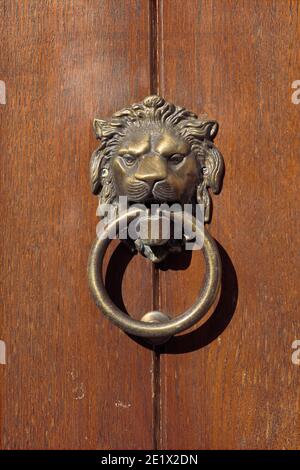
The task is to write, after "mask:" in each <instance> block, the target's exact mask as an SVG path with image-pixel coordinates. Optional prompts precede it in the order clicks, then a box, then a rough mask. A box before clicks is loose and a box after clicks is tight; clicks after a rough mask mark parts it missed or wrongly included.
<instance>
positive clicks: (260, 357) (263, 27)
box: [158, 0, 300, 449]
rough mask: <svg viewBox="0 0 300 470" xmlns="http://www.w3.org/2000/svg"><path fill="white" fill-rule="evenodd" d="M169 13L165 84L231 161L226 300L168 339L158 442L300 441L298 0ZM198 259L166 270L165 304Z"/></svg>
mask: <svg viewBox="0 0 300 470" xmlns="http://www.w3.org/2000/svg"><path fill="white" fill-rule="evenodd" d="M160 19H161V21H160V23H159V34H160V44H159V49H160V55H159V62H160V68H159V80H158V81H159V91H160V93H161V94H162V95H163V96H165V97H166V98H167V99H169V100H171V101H173V102H175V103H177V104H181V105H184V106H186V107H188V108H191V109H192V110H193V111H195V112H202V111H205V112H207V113H208V115H209V116H210V117H212V118H215V119H217V120H218V121H219V123H220V133H219V136H218V137H217V139H216V144H217V145H218V147H219V148H220V149H221V151H222V153H223V155H224V158H225V164H226V175H225V181H224V187H223V191H222V193H221V195H220V196H217V197H214V214H213V222H212V224H211V227H210V230H211V233H212V234H213V235H214V236H215V237H216V239H217V240H218V242H219V243H220V244H221V246H222V249H221V255H222V262H223V269H224V274H223V289H222V295H221V300H220V303H219V304H218V305H217V306H215V310H214V309H212V311H211V312H210V313H211V316H209V317H207V318H206V322H202V324H201V326H200V327H199V328H198V329H196V330H195V331H193V332H191V333H187V334H186V335H184V336H183V337H179V338H177V339H175V340H174V341H172V342H170V343H169V344H168V345H167V346H166V347H165V349H164V354H163V356H162V359H161V362H162V363H161V419H162V422H161V436H160V446H161V448H165V449H170V448H171V449H172V448H182V449H186V448H190V449H194V448H198V449H252V448H256V449H263V448H267V449H299V448H300V440H299V412H300V409H299V406H300V396H299V390H300V375H299V366H296V365H293V364H292V361H291V355H292V348H291V345H292V342H293V341H294V340H295V339H299V336H300V330H299V308H298V300H297V296H298V292H299V281H298V279H299V275H298V267H299V250H298V248H297V246H296V245H297V243H296V236H297V235H296V234H297V233H298V232H299V215H300V214H299V203H298V198H297V196H296V194H295V191H297V188H298V186H299V148H300V146H299V144H300V142H299V137H300V136H299V111H300V107H299V106H296V105H294V104H293V103H292V101H291V95H292V88H291V84H292V82H293V81H294V80H297V79H299V62H300V52H299V47H298V46H297V45H298V44H299V40H300V28H299V1H296V0H292V1H289V2H287V1H285V0H277V1H276V2H271V1H264V2H262V1H261V0H255V1H254V0H243V1H239V2H236V1H233V0H227V1H226V2H225V1H223V0H203V1H202V0H199V1H198V0H189V2H188V6H187V5H186V7H183V4H182V2H181V1H180V0H164V1H161V2H160ZM198 259H199V256H198V254H195V256H193V260H192V263H191V266H190V267H189V268H188V269H186V270H185V269H179V270H177V271H175V272H174V271H162V272H161V273H160V285H161V295H160V298H161V301H160V304H161V305H160V307H161V309H162V310H163V311H168V312H173V313H179V312H180V311H183V310H184V309H186V308H187V307H188V306H189V305H190V304H191V302H192V300H193V297H194V295H195V293H196V291H197V290H198V289H199V286H200V283H201V276H202V275H203V266H202V265H199V267H198ZM213 310H214V311H213Z"/></svg>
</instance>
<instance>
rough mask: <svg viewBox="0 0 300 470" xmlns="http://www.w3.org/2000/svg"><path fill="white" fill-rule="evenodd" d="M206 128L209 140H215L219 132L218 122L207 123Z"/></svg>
mask: <svg viewBox="0 0 300 470" xmlns="http://www.w3.org/2000/svg"><path fill="white" fill-rule="evenodd" d="M205 126H206V129H207V138H208V139H210V140H214V138H215V137H216V135H217V133H218V130H219V124H218V123H217V121H206V123H205Z"/></svg>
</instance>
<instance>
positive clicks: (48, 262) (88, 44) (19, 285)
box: [0, 0, 153, 449]
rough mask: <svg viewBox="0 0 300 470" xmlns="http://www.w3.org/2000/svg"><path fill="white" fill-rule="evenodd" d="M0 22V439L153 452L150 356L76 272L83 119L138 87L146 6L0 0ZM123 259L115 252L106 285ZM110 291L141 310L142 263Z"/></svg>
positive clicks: (87, 138) (84, 183)
mask: <svg viewBox="0 0 300 470" xmlns="http://www.w3.org/2000/svg"><path fill="white" fill-rule="evenodd" d="M0 27H1V42H2V46H3V47H2V48H1V59H0V79H1V80H3V81H5V83H6V86H7V104H6V105H4V106H2V105H1V106H0V115H1V126H0V128H1V138H0V145H1V207H0V211H1V220H2V222H3V224H2V228H1V246H2V286H1V297H2V309H1V334H0V337H1V339H3V340H5V341H6V344H7V365H6V366H3V365H1V366H0V369H1V374H2V378H1V386H0V389H1V398H2V411H3V415H2V417H1V436H2V447H3V448H5V449H14V448H18V449H19V448H25V449H30V448H31V449H32V448H34V449H35V448H43V449H53V448H56V449H58V448H81V449H83V448H92V449H96V448H104V449H112V448H114V449H115V448H151V446H152V442H153V436H152V426H151V423H152V419H153V416H152V410H153V403H152V374H151V368H152V357H151V352H150V351H148V350H147V349H144V348H143V347H142V346H140V345H139V344H137V343H135V342H133V341H132V340H131V339H130V338H128V337H127V336H126V335H125V334H124V333H122V332H121V331H120V330H118V329H117V328H116V327H114V326H112V325H111V324H109V322H108V321H107V320H106V319H105V318H104V317H103V316H102V315H101V314H100V312H99V311H98V310H97V308H96V306H95V305H94V303H93V301H92V300H91V297H90V294H89V290H88V286H87V276H86V266H87V258H88V254H89V249H90V246H91V244H92V241H93V239H94V237H95V236H96V235H95V234H96V224H97V222H98V218H97V217H96V215H95V213H96V207H97V199H96V198H95V197H93V196H92V195H91V193H90V189H89V179H88V163H89V158H90V154H91V152H92V150H93V149H94V148H95V147H96V145H97V143H96V140H95V137H94V135H93V132H92V120H93V118H94V117H95V116H97V117H105V116H109V115H110V114H111V113H112V112H113V111H115V110H117V109H119V108H121V107H122V106H125V105H127V104H128V103H130V102H132V101H135V100H138V99H141V98H143V97H144V96H145V95H146V94H147V93H149V87H150V71H149V63H150V60H149V8H148V2H147V1H142V2H141V1H139V0H137V1H135V0H130V1H126V0H121V1H120V0H101V1H95V0H92V1H86V0H76V1H70V0H68V1H58V0H51V1H43V2H40V1H38V0H31V1H27V0H18V1H1V3H0ZM128 261H129V260H128V259H127V255H126V253H125V252H124V251H123V249H121V251H120V250H119V251H117V253H116V254H115V255H114V257H113V260H112V261H111V262H110V268H109V269H110V278H109V279H110V282H111V283H117V282H118V281H119V280H120V279H119V277H120V276H119V273H120V271H122V270H123V269H125V267H126V263H127V262H128ZM112 270H113V272H114V275H113V276H111V272H112ZM133 277H134V279H135V282H133V281H132V279H133ZM122 287H123V295H124V303H125V305H126V307H127V308H128V310H129V311H130V312H131V313H132V314H133V315H137V316H140V315H141V314H142V313H145V312H147V311H148V310H151V306H152V287H151V266H150V263H147V262H146V261H145V260H144V259H143V258H142V257H136V258H135V259H134V260H132V261H130V264H129V265H128V267H127V268H126V270H125V276H124V280H123V284H122ZM110 290H112V288H111V287H110ZM113 290H114V293H117V291H118V290H119V289H118V286H117V284H116V285H115V286H113Z"/></svg>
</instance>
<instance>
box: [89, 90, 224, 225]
mask: <svg viewBox="0 0 300 470" xmlns="http://www.w3.org/2000/svg"><path fill="white" fill-rule="evenodd" d="M94 129H95V133H96V136H97V138H98V139H100V140H101V145H100V147H99V148H98V149H97V150H95V152H94V153H93V155H92V158H91V163H90V176H91V186H92V191H93V193H94V194H98V195H99V197H100V203H101V204H102V203H110V204H111V203H112V204H117V203H118V202H117V200H118V197H119V196H127V197H128V200H129V202H131V203H133V202H138V203H143V204H145V203H146V204H147V203H152V202H156V201H157V202H158V203H162V202H167V203H175V202H179V203H181V204H184V203H186V202H190V201H191V202H192V201H194V202H195V201H197V202H198V203H201V204H203V205H204V211H205V215H204V218H205V221H208V220H209V218H210V213H211V203H210V195H209V192H208V188H211V190H212V191H213V192H214V193H217V192H218V191H219V190H220V188H221V184H222V177H223V170H224V164H223V158H222V155H221V153H220V152H219V151H218V149H217V148H216V147H215V145H214V143H213V140H214V138H215V136H216V134H217V132H218V123H217V122H216V121H212V120H209V119H207V118H204V117H203V118H198V117H197V116H196V115H195V114H194V113H192V112H190V111H188V110H187V109H185V108H182V107H180V106H175V105H174V104H172V103H169V102H168V101H166V100H165V99H164V98H162V97H161V96H157V95H152V96H148V97H146V98H145V99H144V100H143V101H142V102H141V103H135V104H133V105H131V106H129V107H127V108H124V109H122V110H121V111H117V112H116V113H114V114H113V116H112V117H111V118H110V119H109V120H106V121H103V120H101V119H95V120H94Z"/></svg>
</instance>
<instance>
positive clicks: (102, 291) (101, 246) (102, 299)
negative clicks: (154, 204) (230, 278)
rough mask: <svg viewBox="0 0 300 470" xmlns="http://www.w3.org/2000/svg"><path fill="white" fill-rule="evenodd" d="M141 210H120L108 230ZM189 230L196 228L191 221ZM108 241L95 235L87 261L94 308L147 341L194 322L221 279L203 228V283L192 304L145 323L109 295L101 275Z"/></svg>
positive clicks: (211, 242) (213, 249)
mask: <svg viewBox="0 0 300 470" xmlns="http://www.w3.org/2000/svg"><path fill="white" fill-rule="evenodd" d="M140 213H141V209H136V208H134V210H129V211H128V212H125V213H122V214H121V215H120V216H119V217H118V218H117V219H115V220H114V221H113V222H111V224H110V226H109V228H108V231H109V230H110V229H114V228H117V227H118V226H119V225H120V224H121V223H122V222H123V223H124V219H126V220H127V222H128V223H130V222H131V221H132V220H133V219H135V218H136V217H137V216H139V215H140ZM193 230H198V228H197V224H196V223H195V220H193ZM110 242H111V240H110V239H109V238H97V239H96V241H95V242H94V245H93V246H92V249H91V252H90V256H89V262H88V279H89V286H90V289H91V292H92V295H93V297H94V300H95V303H96V305H97V307H98V308H99V309H100V310H101V311H102V312H103V313H104V314H105V315H106V316H107V317H108V318H109V319H110V320H111V321H112V322H113V323H114V324H115V325H117V326H118V327H119V328H121V329H122V330H124V331H126V332H127V333H129V334H131V335H134V336H141V337H144V338H148V339H150V340H153V342H155V340H159V339H166V338H169V337H171V336H174V335H175V334H177V333H180V332H181V331H184V330H186V329H188V328H190V327H191V326H192V325H194V324H195V323H196V322H198V321H199V320H200V319H201V318H202V317H203V316H204V315H205V314H206V313H207V311H208V309H209V308H210V307H211V305H212V303H213V302H214V300H215V298H216V296H217V294H218V290H219V286H220V281H221V260H220V255H219V251H218V248H217V245H216V242H215V241H214V239H213V238H212V237H211V235H210V234H209V232H208V231H207V230H206V229H204V243H203V248H202V250H203V254H204V258H205V264H206V273H205V280H204V286H203V287H202V289H201V291H200V293H199V295H198V297H197V299H196V301H195V303H194V304H193V305H192V306H191V307H190V308H189V309H187V310H186V311H185V312H184V313H182V314H181V315H179V316H177V317H175V318H172V319H170V320H168V321H165V322H162V323H156V322H155V323H154V322H150V323H147V322H146V321H141V320H134V319H133V318H131V317H130V316H128V315H127V314H126V313H124V312H122V310H120V309H119V308H118V307H117V306H116V305H115V304H114V303H113V301H112V299H111V298H110V297H109V295H108V293H107V291H106V288H105V285H104V281H103V274H102V266H103V258H104V255H105V252H106V250H107V247H108V245H109V243H110Z"/></svg>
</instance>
